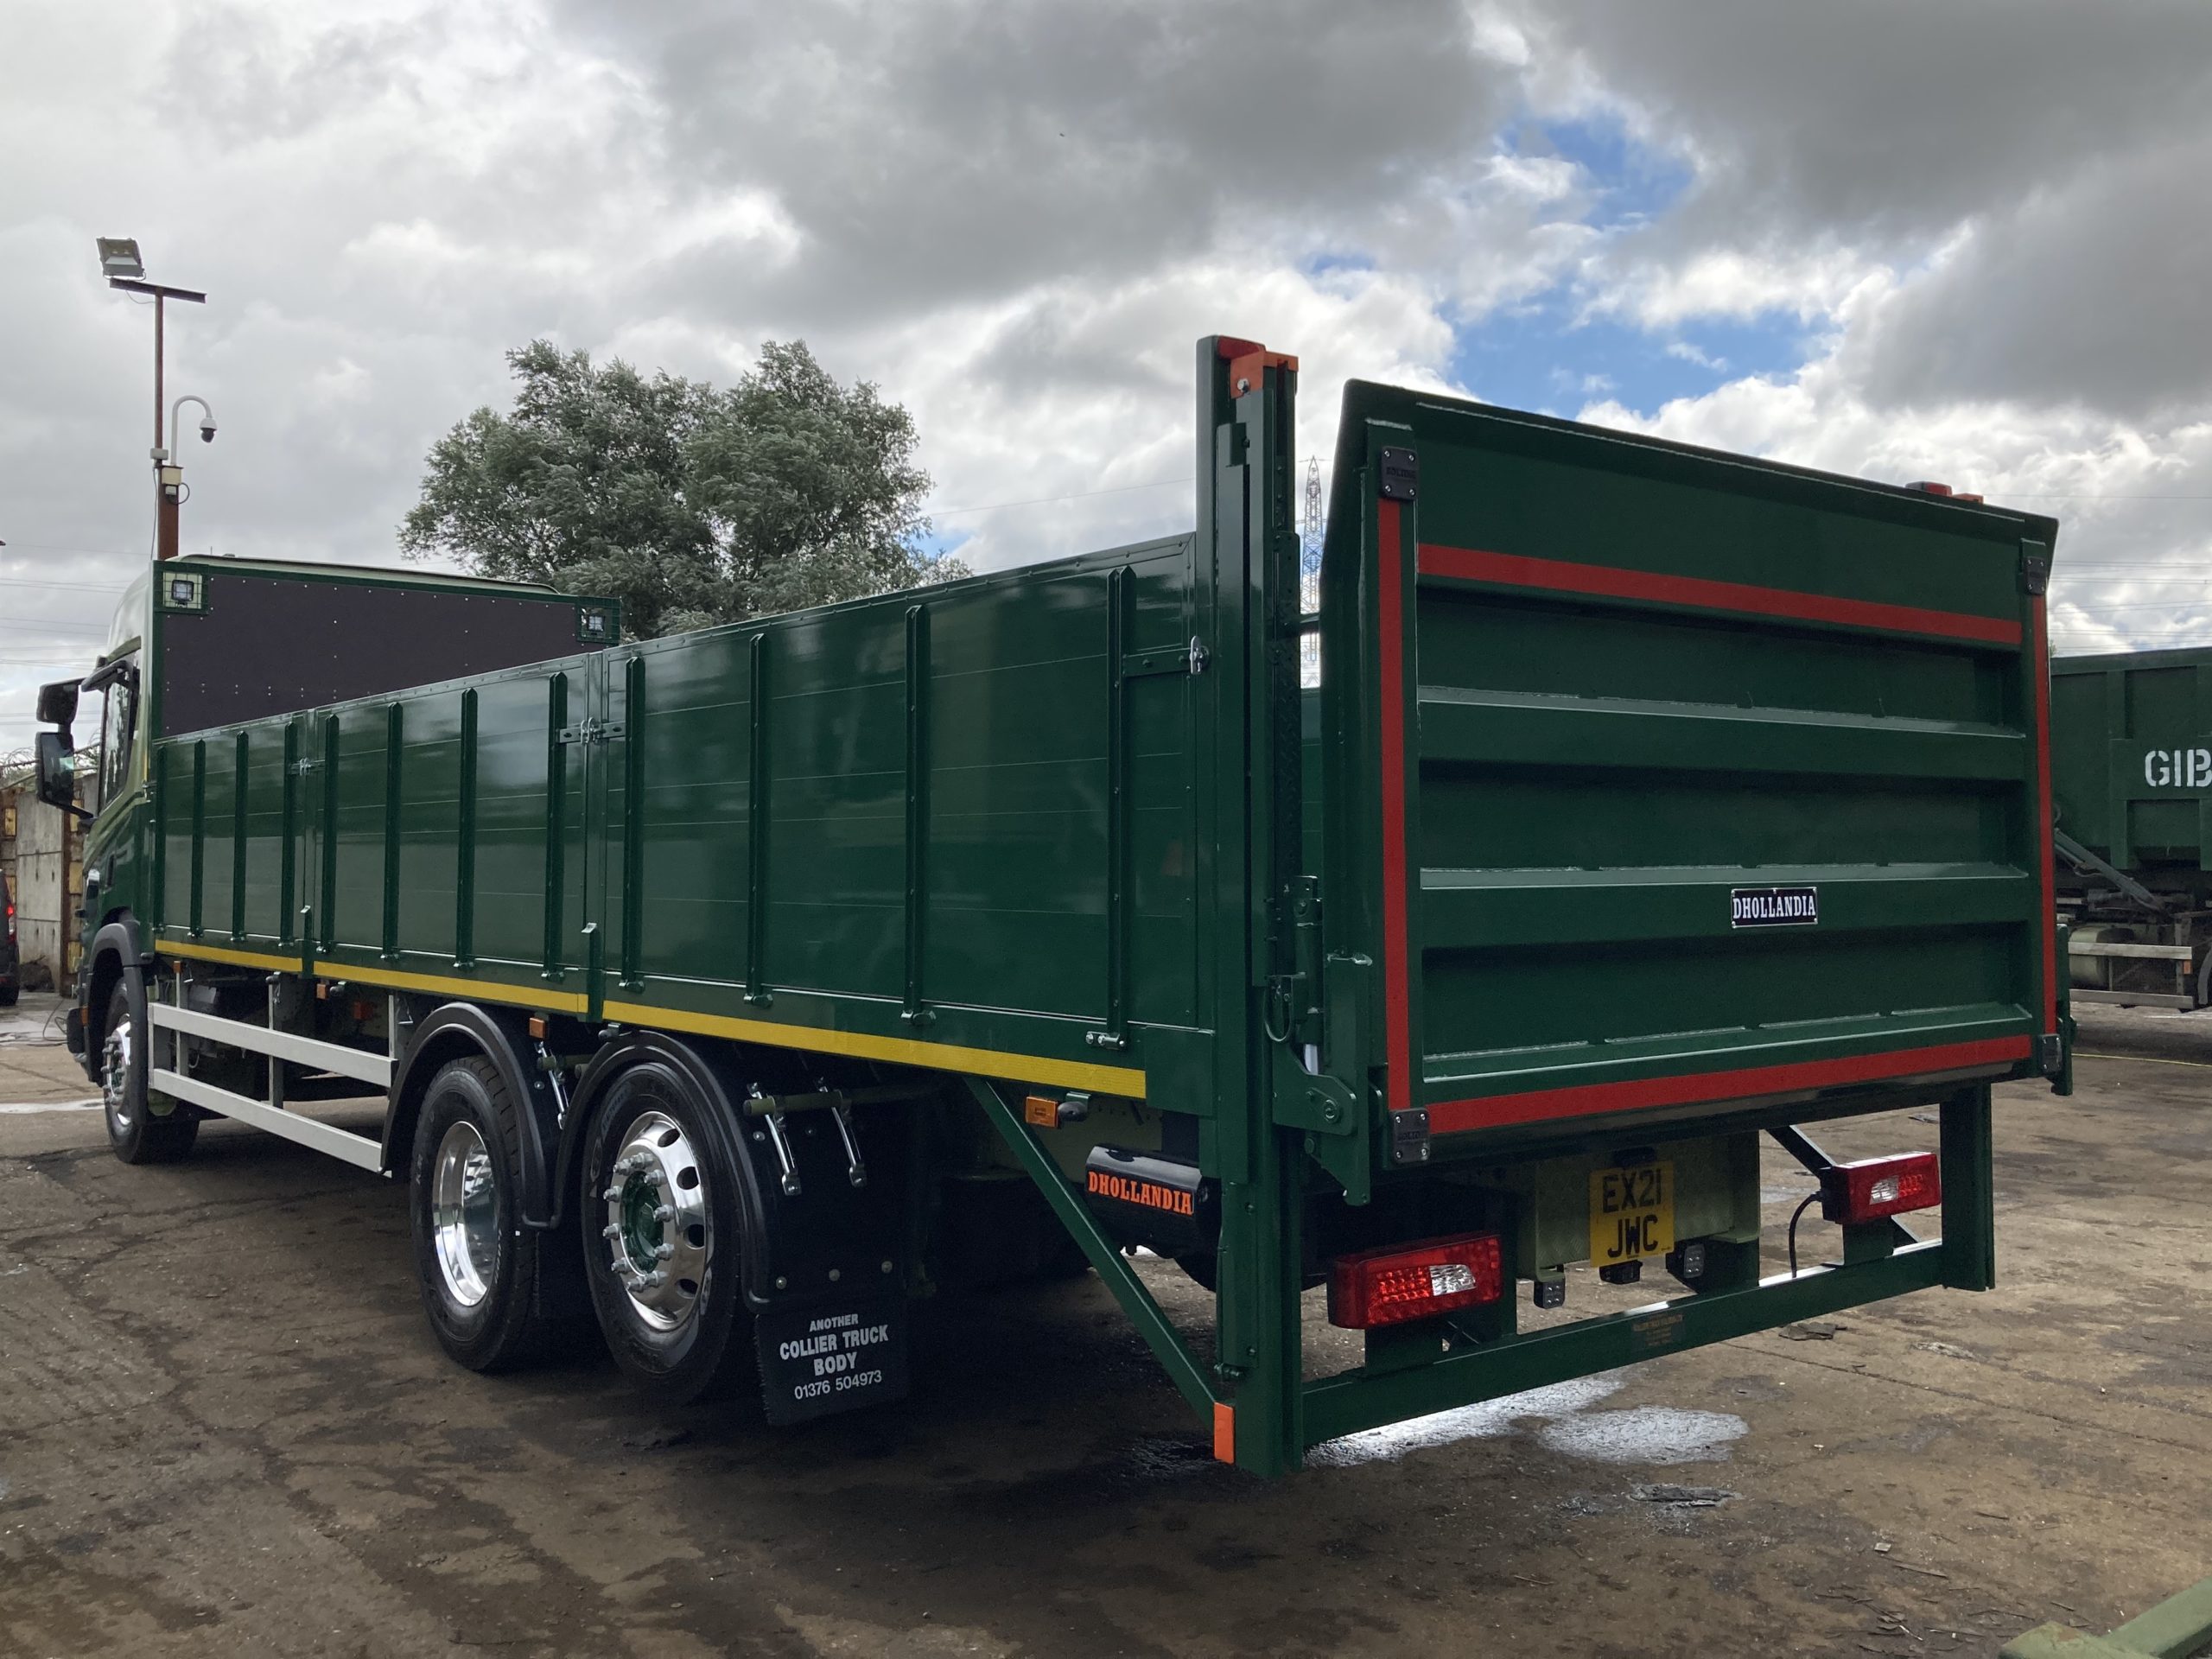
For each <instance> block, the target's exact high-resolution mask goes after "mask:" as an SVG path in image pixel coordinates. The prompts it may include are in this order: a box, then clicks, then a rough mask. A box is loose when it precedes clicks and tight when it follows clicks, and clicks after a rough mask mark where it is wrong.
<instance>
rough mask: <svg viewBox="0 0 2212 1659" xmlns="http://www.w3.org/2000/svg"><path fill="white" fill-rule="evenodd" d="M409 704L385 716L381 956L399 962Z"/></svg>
mask: <svg viewBox="0 0 2212 1659" xmlns="http://www.w3.org/2000/svg"><path fill="white" fill-rule="evenodd" d="M404 709H405V705H404V704H402V703H397V702H395V703H393V704H391V706H390V707H389V708H387V709H385V715H384V914H383V918H382V920H383V933H382V935H381V941H380V943H379V944H378V950H377V954H378V956H379V957H383V958H384V960H385V961H386V962H397V960H398V959H399V835H400V825H399V791H400V777H401V766H402V764H403V761H404V756H405V754H406V753H407V747H406V739H405V727H406V716H405V714H404Z"/></svg>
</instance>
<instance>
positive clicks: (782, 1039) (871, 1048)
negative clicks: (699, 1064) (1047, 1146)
mask: <svg viewBox="0 0 2212 1659" xmlns="http://www.w3.org/2000/svg"><path fill="white" fill-rule="evenodd" d="M606 1007H607V1018H608V1019H610V1020H622V1021H624V1022H625V1023H626V1024H629V1025H634V1026H659V1027H663V1028H664V1029H665V1030H669V1031H689V1032H693V1033H697V1034H698V1035H700V1036H702V1037H734V1038H736V1039H739V1040H740V1041H742V1042H748V1043H766V1044H769V1045H771V1046H774V1047H778V1048H804V1049H811V1050H813V1051H814V1052H817V1053H822V1054H849V1055H851V1056H852V1057H853V1058H855V1059H862V1060H893V1061H896V1062H898V1063H899V1064H900V1065H926V1066H931V1067H934V1068H935V1069H936V1070H938V1071H980V1072H982V1074H983V1075H985V1076H986V1077H1006V1078H1008V1079H1010V1080H1012V1081H1014V1082H1016V1083H1046V1084H1058V1086H1060V1087H1062V1088H1065V1089H1088V1090H1092V1091H1094V1092H1096V1093H1098V1094H1102V1095H1129V1096H1135V1098H1137V1099H1139V1100H1141V1099H1143V1098H1144V1073H1143V1071H1141V1070H1139V1069H1137V1068H1136V1067H1134V1066H1125V1065H1096V1064H1094V1063H1092V1062H1090V1061H1088V1060H1052V1059H1046V1058H1044V1057H1043V1056H1041V1055H1037V1054H1007V1053H1004V1052H1001V1051H999V1050H997V1049H995V1048H962V1047H960V1046H957V1044H953V1043H932V1042H927V1041H924V1040H922V1039H918V1038H913V1037H872V1036H869V1035H868V1033H865V1032H857V1031H824V1030H823V1029H822V1028H821V1027H817V1026H786V1025H779V1024H777V1023H775V1022H774V1021H772V1020H739V1019H733V1018H731V1017H730V1016H728V1015H727V1014H691V1013H689V1012H687V1011H685V1010H683V1009H681V1008H657V1007H652V1005H651V1004H649V1003H645V1002H613V1001H610V1002H608V1003H607V1005H606Z"/></svg>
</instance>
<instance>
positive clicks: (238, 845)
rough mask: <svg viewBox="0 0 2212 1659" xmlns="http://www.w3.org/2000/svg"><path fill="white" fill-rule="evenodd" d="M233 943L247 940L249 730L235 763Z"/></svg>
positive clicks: (240, 740)
mask: <svg viewBox="0 0 2212 1659" xmlns="http://www.w3.org/2000/svg"><path fill="white" fill-rule="evenodd" d="M231 767H232V770H231V940H232V943H233V944H236V943H237V942H238V941H239V940H242V939H244V938H245V768H246V734H245V728H244V727H240V728H238V746H237V748H236V751H235V753H233V754H232V760H231Z"/></svg>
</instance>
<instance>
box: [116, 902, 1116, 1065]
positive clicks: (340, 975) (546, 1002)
mask: <svg viewBox="0 0 2212 1659" xmlns="http://www.w3.org/2000/svg"><path fill="white" fill-rule="evenodd" d="M154 950H155V953H156V955H158V956H167V957H195V958H198V959H199V960H201V961H204V962H220V963H230V964H232V965H233V966H236V967H240V968H267V969H275V970H277V971H278V972H289V973H295V974H296V973H297V972H299V970H300V959H299V957H296V956H277V955H275V954H273V953H272V952H270V951H266V950H236V949H233V948H232V947H230V946H228V945H214V944H185V943H183V942H181V941H178V940H171V939H156V941H155V943H154ZM315 973H316V976H317V977H319V978H325V979H333V980H342V981H344V982H346V983H347V984H349V985H385V986H390V987H391V988H393V989H394V990H402V991H434V992H436V993H438V994H439V995H446V996H467V997H474V998H475V999H476V1000H477V1001H483V1002H501V1003H506V1004H509V1005H511V1006H513V1007H525V1008H546V1009H550V1010H553V1011H555V1012H557V1013H562V1014H582V1013H583V1012H584V1010H585V1008H586V1007H587V1006H588V1003H587V999H586V998H585V996H584V995H583V993H582V992H581V991H555V990H531V989H529V988H525V987H523V986H519V985H502V984H500V983H499V982H497V981H496V980H485V979H456V978H453V977H450V976H446V975H443V974H417V973H409V972H405V971H403V970H401V969H396V968H357V967H355V966H353V964H351V963H343V962H323V961H317V963H315ZM601 1007H602V1009H603V1011H604V1013H605V1014H606V1016H607V1018H608V1019H609V1020H618V1021H620V1023H622V1024H624V1025H631V1026H645V1027H653V1028H657V1029H659V1030H662V1031H685V1032H690V1033H693V1034H694V1035H696V1036H702V1037H730V1038H734V1039H737V1040H739V1041H741V1042H748V1043H765V1044H767V1045H769V1046H772V1047H776V1048H801V1049H806V1050H809V1051H810V1052H815V1053H818V1054H844V1055H849V1056H850V1057H852V1058H855V1059H863V1060H890V1061H893V1062H894V1063H896V1064H899V1065H922V1066H928V1067H931V1069H933V1070H936V1071H976V1072H981V1073H982V1074H983V1075H984V1076H986V1077H1005V1078H1007V1079H1008V1080H1010V1081H1013V1082H1016V1083H1042V1084H1052V1085H1055V1086H1058V1087H1059V1088H1063V1089H1087V1090H1092V1091H1093V1092H1095V1093H1097V1094H1102V1095H1126V1096H1132V1097H1134V1098H1136V1099H1139V1100H1141V1099H1143V1098H1144V1092H1145V1079H1144V1072H1143V1071H1142V1070H1141V1068H1139V1067H1135V1066H1123V1065H1096V1064H1095V1063H1093V1062H1091V1061H1087V1060H1055V1059H1049V1058H1046V1057H1044V1056H1042V1055H1038V1054H1010V1053H1006V1052H1001V1051H1000V1050H998V1049H992V1048H963V1047H961V1046H958V1045H957V1044H953V1043H932V1042H928V1041H925V1040H924V1039H919V1038H913V1037H873V1036H869V1035H868V1034H867V1033H863V1032H856V1031H825V1030H823V1028H821V1027H818V1026H792V1025H785V1024H782V1023H780V1022H779V1021H775V1020H741V1019H734V1018H732V1017H730V1016H728V1015H726V1014H692V1013H690V1012H688V1011H686V1010H684V1009H682V1008H663V1007H655V1006H653V1005H652V1003H649V1002H622V1001H607V1002H606V1003H604V1004H602V1005H601Z"/></svg>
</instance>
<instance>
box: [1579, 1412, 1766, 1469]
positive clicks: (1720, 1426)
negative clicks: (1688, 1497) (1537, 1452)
mask: <svg viewBox="0 0 2212 1659" xmlns="http://www.w3.org/2000/svg"><path fill="white" fill-rule="evenodd" d="M1744 1433H1745V1424H1744V1420H1743V1419H1742V1418H1740V1417H1737V1416H1732V1415H1731V1414H1728V1413H1727V1412H1725V1411H1678V1410H1676V1409H1675V1408H1672V1407H1670V1406H1637V1407H1636V1408H1634V1409H1632V1410H1629V1411H1598V1412H1591V1413H1589V1414H1586V1415H1585V1414H1577V1415H1575V1416H1571V1417H1562V1418H1560V1419H1558V1420H1557V1421H1553V1422H1548V1423H1546V1424H1545V1425H1544V1426H1543V1427H1541V1429H1539V1430H1537V1431H1536V1438H1537V1440H1540V1441H1541V1442H1542V1443H1543V1444H1544V1445H1545V1446H1547V1447H1548V1448H1549V1449H1550V1450H1552V1451H1554V1452H1560V1453H1561V1454H1562V1455H1564V1456H1567V1457H1570V1458H1581V1459H1585V1460H1586V1461H1588V1462H1591V1463H1719V1462H1722V1461H1724V1460H1726V1458H1727V1456H1728V1448H1729V1446H1731V1445H1732V1444H1733V1443H1734V1442H1735V1441H1737V1440H1741V1439H1742V1438H1743V1436H1744Z"/></svg>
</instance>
